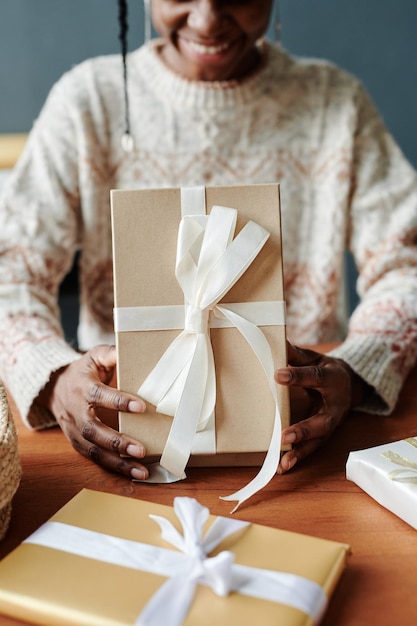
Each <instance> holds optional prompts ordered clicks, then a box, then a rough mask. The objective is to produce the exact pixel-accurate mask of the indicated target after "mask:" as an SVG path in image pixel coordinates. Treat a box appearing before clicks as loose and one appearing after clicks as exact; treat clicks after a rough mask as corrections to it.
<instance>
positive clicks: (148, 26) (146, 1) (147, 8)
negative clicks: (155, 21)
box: [143, 0, 152, 43]
mask: <svg viewBox="0 0 417 626" xmlns="http://www.w3.org/2000/svg"><path fill="white" fill-rule="evenodd" d="M143 13H144V25H145V43H148V41H150V40H151V37H152V15H151V0H143Z"/></svg>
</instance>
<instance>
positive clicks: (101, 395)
mask: <svg viewBox="0 0 417 626" xmlns="http://www.w3.org/2000/svg"><path fill="white" fill-rule="evenodd" d="M86 400H87V402H88V404H89V405H90V406H92V407H94V408H103V409H113V410H115V411H122V412H124V413H143V411H144V410H145V409H146V404H145V402H144V401H143V400H142V398H139V397H138V396H135V395H133V394H130V393H126V392H124V391H120V390H118V389H114V388H113V387H108V386H107V385H105V384H104V383H101V382H99V381H97V380H95V381H93V382H92V383H91V385H90V386H89V387H88V390H87V393H86Z"/></svg>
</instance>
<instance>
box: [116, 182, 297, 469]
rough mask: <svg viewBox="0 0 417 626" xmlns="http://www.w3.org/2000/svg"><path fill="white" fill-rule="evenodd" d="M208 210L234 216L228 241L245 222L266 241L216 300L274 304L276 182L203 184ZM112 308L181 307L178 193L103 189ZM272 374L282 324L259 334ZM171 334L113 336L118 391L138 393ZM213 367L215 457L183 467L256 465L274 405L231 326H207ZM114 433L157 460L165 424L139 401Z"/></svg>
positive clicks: (283, 405) (278, 290) (281, 360)
mask: <svg viewBox="0 0 417 626" xmlns="http://www.w3.org/2000/svg"><path fill="white" fill-rule="evenodd" d="M205 193H206V206H207V213H209V212H210V211H211V207H212V206H213V205H221V206H226V207H232V208H235V209H237V211H238V218H237V228H236V234H237V233H238V232H239V231H240V230H241V228H242V227H243V226H244V225H245V224H246V223H247V222H248V221H249V220H253V221H254V222H256V223H258V224H260V225H261V226H262V227H264V228H265V229H266V230H268V231H269V232H270V237H269V239H268V241H267V242H266V244H265V246H264V247H263V248H262V250H261V252H260V253H259V254H258V256H257V257H256V258H255V260H254V261H253V263H252V264H251V265H250V267H249V268H248V269H247V270H246V272H245V273H244V274H243V276H242V277H241V278H240V279H239V280H238V282H237V283H236V284H235V285H234V286H233V287H232V288H231V290H230V291H229V292H228V293H227V294H226V295H225V296H224V298H223V299H222V301H221V302H227V303H236V302H248V301H252V302H256V301H271V300H272V301H283V300H284V292H283V275H282V255H281V230H280V204H279V185H276V184H267V185H250V186H243V187H206V188H205ZM111 201H112V225H113V262H114V283H115V307H116V309H117V308H119V307H138V306H141V307H145V306H148V307H152V306H161V305H164V306H166V305H181V304H183V303H184V294H183V292H182V290H181V288H180V286H179V284H178V282H177V280H176V277H175V273H174V272H175V259H176V247H177V235H178V228H179V223H180V220H181V190H180V189H179V188H176V189H162V190H161V189H151V190H136V191H121V190H117V191H112V194H111ZM261 329H262V331H263V332H264V334H265V336H266V338H267V340H268V343H269V345H270V347H271V350H272V354H273V359H274V366H275V369H277V368H279V367H285V365H286V363H287V361H286V333H285V326H284V325H276V326H263V327H261ZM179 333H180V329H178V330H157V331H154V330H152V331H139V332H138V331H130V332H117V330H116V345H117V351H118V386H119V388H120V389H123V390H125V391H129V392H132V393H137V391H138V389H139V387H140V385H141V384H142V382H143V380H144V379H145V378H146V377H147V375H148V374H149V372H150V371H151V370H152V369H153V367H154V366H155V364H156V363H157V361H158V360H159V359H160V357H161V356H162V355H163V353H164V352H165V350H166V349H167V347H168V346H169V345H170V344H171V342H172V341H173V340H174V338H175V337H176V336H177V335H178V334H179ZM210 339H211V343H212V346H213V352H214V359H215V368H216V392H217V399H216V407H215V420H216V454H211V455H205V454H199V455H192V456H191V458H190V462H189V465H192V464H198V465H212V464H214V465H230V464H232V465H260V464H261V463H262V460H263V458H264V456H265V451H266V450H267V449H268V446H269V442H270V439H271V433H272V428H273V423H274V401H273V398H272V395H271V391H270V388H269V385H268V382H267V380H266V377H265V374H264V372H263V371H262V368H261V366H260V364H259V362H258V360H257V358H256V356H255V354H254V353H253V351H252V349H251V348H250V347H249V345H248V344H247V342H246V341H245V339H244V338H243V337H242V335H241V334H240V333H239V331H238V330H236V329H235V328H227V329H224V328H220V329H219V328H211V329H210ZM278 397H279V404H280V411H281V419H282V426H283V427H285V426H286V425H288V423H289V401H288V391H287V388H285V387H278ZM119 423H120V430H121V431H122V432H123V433H126V434H129V435H131V436H132V437H134V438H136V439H138V440H139V441H141V442H142V443H143V444H144V445H145V448H146V450H147V455H148V460H155V459H158V458H159V457H160V455H161V453H162V450H163V448H164V444H165V441H166V439H167V436H168V433H169V430H170V427H171V424H172V418H171V417H169V416H167V415H163V414H161V413H157V412H156V410H155V407H154V406H152V405H150V404H149V403H148V406H147V410H146V412H145V413H144V414H141V415H140V416H138V415H133V414H127V413H121V414H120V416H119Z"/></svg>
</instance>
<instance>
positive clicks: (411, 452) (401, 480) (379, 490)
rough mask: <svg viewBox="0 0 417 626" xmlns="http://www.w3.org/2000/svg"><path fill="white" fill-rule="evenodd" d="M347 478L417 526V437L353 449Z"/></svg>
mask: <svg viewBox="0 0 417 626" xmlns="http://www.w3.org/2000/svg"><path fill="white" fill-rule="evenodd" d="M346 478H347V479H348V480H351V481H353V482H354V483H356V484H357V485H358V486H359V487H360V488H361V489H363V490H364V491H365V492H366V493H367V494H368V495H370V496H371V497H372V498H374V500H376V501H377V502H379V504H381V505H382V506H383V507H385V508H386V509H388V510H389V511H391V512H392V513H395V515H397V516H398V517H400V518H401V519H403V520H404V521H405V522H407V523H408V524H410V526H413V527H414V528H416V529H417V437H409V438H408V439H403V440H401V441H394V442H393V443H386V444H383V445H380V446H375V447H373V448H367V449H365V450H357V451H355V452H351V453H350V454H349V457H348V460H347V463H346Z"/></svg>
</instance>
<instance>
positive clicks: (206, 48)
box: [151, 0, 272, 81]
mask: <svg viewBox="0 0 417 626" xmlns="http://www.w3.org/2000/svg"><path fill="white" fill-rule="evenodd" d="M271 5H272V0H246V2H216V1H213V0H198V1H196V0H194V1H192V2H175V1H172V0H171V1H168V2H167V1H166V0H153V1H152V3H151V6H152V21H153V24H154V27H155V30H156V31H157V33H158V34H159V35H160V36H161V37H162V39H163V41H164V44H163V45H162V46H161V49H160V54H161V56H162V58H163V60H164V62H165V63H166V64H167V66H168V67H170V68H171V69H172V70H173V71H174V72H177V73H178V74H180V75H181V76H183V77H184V78H188V79H189V80H204V81H224V80H232V79H239V78H242V77H243V76H245V75H247V74H248V73H250V72H251V71H253V70H254V69H255V68H256V67H257V66H258V65H259V63H260V54H259V50H258V47H257V42H258V40H259V39H260V38H261V37H262V36H263V35H264V33H265V32H266V30H267V27H268V23H269V17H270V11H271Z"/></svg>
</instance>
